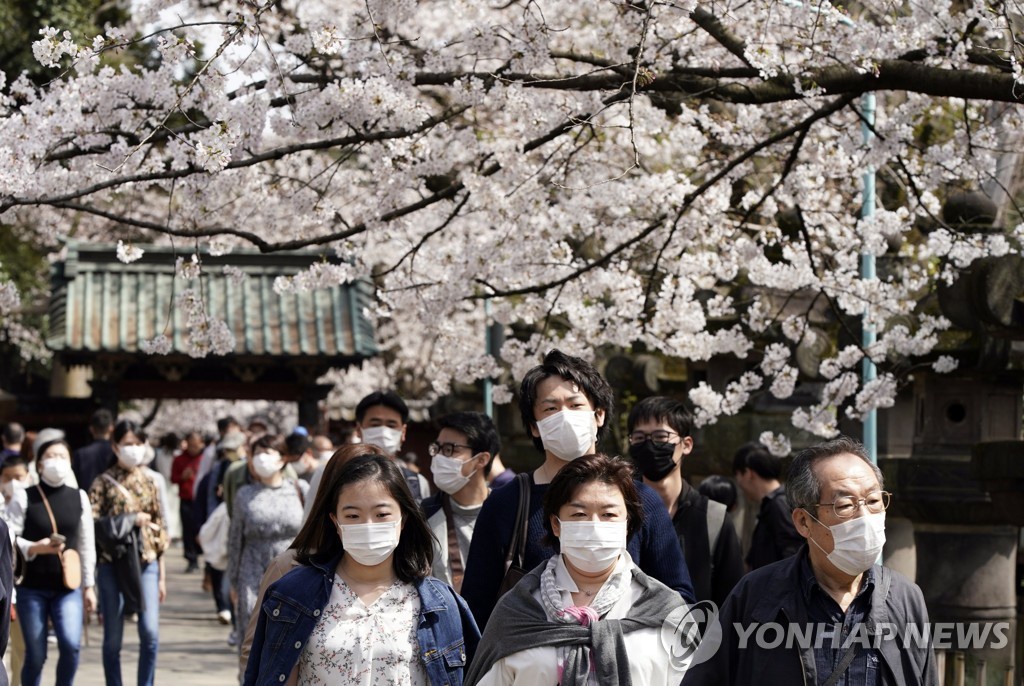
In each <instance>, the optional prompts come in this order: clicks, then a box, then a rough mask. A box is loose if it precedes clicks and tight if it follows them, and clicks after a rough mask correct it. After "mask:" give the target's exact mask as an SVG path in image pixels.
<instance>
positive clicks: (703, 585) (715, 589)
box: [626, 396, 743, 605]
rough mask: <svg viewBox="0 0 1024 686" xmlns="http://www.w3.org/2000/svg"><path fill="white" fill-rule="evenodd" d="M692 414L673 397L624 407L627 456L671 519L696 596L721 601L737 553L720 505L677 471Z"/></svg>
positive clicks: (736, 573) (686, 449) (687, 445)
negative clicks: (625, 411) (701, 492)
mask: <svg viewBox="0 0 1024 686" xmlns="http://www.w3.org/2000/svg"><path fill="white" fill-rule="evenodd" d="M692 424H693V418H692V414H691V412H690V410H689V408H687V407H686V405H685V404H684V403H682V402H680V401H678V400H674V399H673V398H665V397H661V396H655V397H651V398H644V399H643V400H641V401H640V402H638V403H637V404H636V405H634V406H633V409H632V410H630V412H629V418H628V419H627V420H626V428H627V431H628V432H629V456H630V457H631V458H633V462H635V463H636V466H637V468H638V469H639V470H640V473H641V474H642V475H643V482H644V483H645V484H647V485H648V486H650V487H651V488H652V489H654V492H655V493H657V494H658V496H659V497H660V498H661V501H662V502H663V503H664V504H665V508H666V509H667V510H668V516H669V517H671V518H672V525H673V526H674V527H675V530H676V535H677V536H678V537H679V545H680V546H681V547H682V549H683V556H684V557H685V558H686V566H687V568H688V569H689V570H690V579H691V581H692V582H693V592H694V595H696V596H697V600H712V601H714V602H715V603H717V604H719V605H721V604H722V603H723V602H724V601H725V597H726V596H727V595H729V591H731V590H732V587H733V586H735V585H736V582H737V581H739V580H740V577H742V576H743V552H742V551H741V550H740V541H739V538H738V537H737V536H736V528H735V527H734V526H733V522H732V517H730V516H729V514H728V513H727V512H726V508H725V505H723V504H721V503H718V502H715V501H713V500H711V499H709V498H708V497H707V496H704V495H701V494H700V493H699V492H697V489H695V488H693V487H692V486H691V485H690V484H689V483H688V482H687V480H686V479H685V478H683V473H682V463H683V459H684V458H685V457H686V456H687V455H689V454H690V452H691V451H692V450H693V438H692V437H691V436H690V427H691V426H692Z"/></svg>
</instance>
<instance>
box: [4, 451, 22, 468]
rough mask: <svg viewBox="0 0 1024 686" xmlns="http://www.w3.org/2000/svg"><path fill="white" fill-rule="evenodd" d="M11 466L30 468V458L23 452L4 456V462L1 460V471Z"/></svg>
mask: <svg viewBox="0 0 1024 686" xmlns="http://www.w3.org/2000/svg"><path fill="white" fill-rule="evenodd" d="M9 467H25V468H26V469H28V460H26V459H25V456H24V455H22V454H21V453H11V454H10V455H8V456H7V457H5V458H4V460H3V462H0V471H3V470H4V469H8V468H9Z"/></svg>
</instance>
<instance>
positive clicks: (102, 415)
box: [71, 410, 117, 492]
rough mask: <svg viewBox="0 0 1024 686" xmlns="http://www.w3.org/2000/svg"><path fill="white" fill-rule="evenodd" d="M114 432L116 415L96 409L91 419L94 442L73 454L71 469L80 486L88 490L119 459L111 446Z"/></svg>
mask: <svg viewBox="0 0 1024 686" xmlns="http://www.w3.org/2000/svg"><path fill="white" fill-rule="evenodd" d="M113 432H114V417H113V415H111V414H110V411H109V410H96V411H95V412H93V413H92V419H90V420H89V433H90V434H92V443H90V444H89V445H87V446H85V447H84V448H79V449H78V450H76V451H75V454H74V455H72V456H71V471H73V472H74V473H75V478H76V479H77V480H78V487H79V488H81V489H82V490H83V491H86V492H88V491H89V487H90V486H92V482H93V480H94V479H95V478H96V477H97V476H99V475H100V474H102V473H103V472H105V471H106V470H107V469H109V468H110V467H112V466H113V465H114V463H115V462H116V461H117V459H116V458H115V457H114V449H113V448H112V447H111V446H110V435H111V434H112V433H113Z"/></svg>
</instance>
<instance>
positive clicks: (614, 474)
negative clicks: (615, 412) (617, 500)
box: [544, 453, 644, 550]
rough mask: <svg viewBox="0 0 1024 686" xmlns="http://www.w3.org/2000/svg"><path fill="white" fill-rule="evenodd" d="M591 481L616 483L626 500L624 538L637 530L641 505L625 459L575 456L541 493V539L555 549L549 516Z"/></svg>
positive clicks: (603, 456) (630, 536) (641, 516)
mask: <svg viewBox="0 0 1024 686" xmlns="http://www.w3.org/2000/svg"><path fill="white" fill-rule="evenodd" d="M592 481H599V482H601V483H605V484H609V485H611V486H616V487H617V488H618V489H619V491H620V492H621V493H622V499H623V500H624V501H625V503H626V522H627V523H626V538H627V540H628V539H630V538H633V534H635V533H636V532H638V531H640V527H641V526H642V525H643V523H644V504H643V502H642V501H641V500H640V492H639V491H638V490H637V488H636V475H635V474H634V473H633V466H632V465H631V464H630V463H629V462H627V461H626V460H623V459H620V458H617V457H609V456H608V455H602V454H600V453H598V454H595V455H584V456H583V457H577V458H576V459H575V460H573V461H572V462H570V463H569V464H567V465H565V466H564V467H562V468H561V469H560V470H559V471H558V474H555V478H554V479H552V480H551V484H550V485H549V486H548V490H547V491H545V493H544V528H545V529H546V530H547V532H548V533H547V536H546V538H545V539H544V542H545V543H547V544H548V545H550V546H551V547H553V548H554V549H555V550H558V549H559V547H558V537H557V536H555V532H554V531H553V530H552V528H551V517H552V516H554V517H557V516H558V511H559V510H560V509H562V506H563V505H565V504H566V503H568V502H570V501H571V500H572V498H573V496H575V495H576V491H578V490H579V489H580V487H581V486H583V485H584V484H588V483H590V482H592Z"/></svg>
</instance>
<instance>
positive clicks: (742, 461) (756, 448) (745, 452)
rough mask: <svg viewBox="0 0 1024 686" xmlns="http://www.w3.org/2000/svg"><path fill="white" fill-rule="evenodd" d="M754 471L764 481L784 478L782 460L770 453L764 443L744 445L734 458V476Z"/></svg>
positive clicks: (752, 442)
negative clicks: (744, 471) (747, 470)
mask: <svg viewBox="0 0 1024 686" xmlns="http://www.w3.org/2000/svg"><path fill="white" fill-rule="evenodd" d="M745 469H752V470H754V473H755V474H757V475H758V476H759V477H761V478H762V479H778V478H779V477H781V476H782V460H780V459H779V458H777V457H775V456H774V455H772V454H771V453H770V452H768V448H766V447H764V445H763V444H762V443H758V442H757V441H751V442H750V443H744V444H743V445H741V446H740V447H739V449H738V450H737V451H736V454H735V455H733V458H732V471H733V474H736V473H738V472H742V471H743V470H745Z"/></svg>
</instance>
